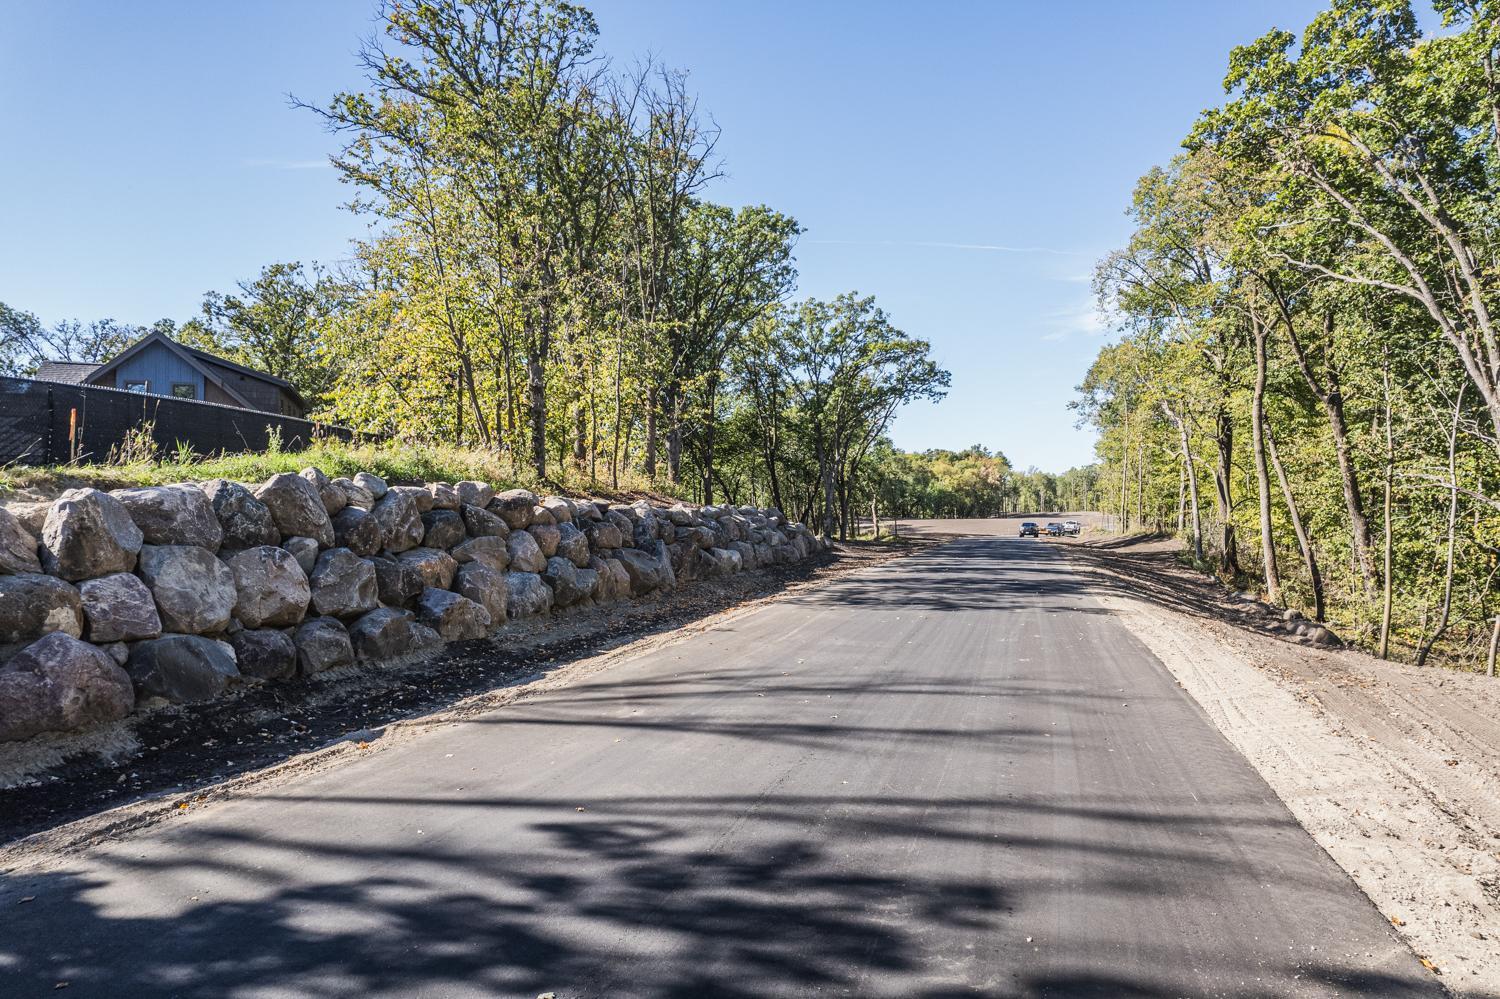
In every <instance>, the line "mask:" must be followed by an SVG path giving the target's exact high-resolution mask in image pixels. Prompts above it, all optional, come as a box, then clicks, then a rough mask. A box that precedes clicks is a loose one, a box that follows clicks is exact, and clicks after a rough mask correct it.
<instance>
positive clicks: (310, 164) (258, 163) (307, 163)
mask: <svg viewBox="0 0 1500 999" xmlns="http://www.w3.org/2000/svg"><path fill="white" fill-rule="evenodd" d="M245 165H246V166H252V167H261V168H263V169H266V170H327V169H328V168H329V167H331V166H333V164H332V163H329V162H328V161H327V160H326V159H323V160H265V159H256V160H246V161H245Z"/></svg>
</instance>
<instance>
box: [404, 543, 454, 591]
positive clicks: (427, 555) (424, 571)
mask: <svg viewBox="0 0 1500 999" xmlns="http://www.w3.org/2000/svg"><path fill="white" fill-rule="evenodd" d="M396 561H398V562H403V563H405V564H406V565H409V566H411V567H412V568H413V569H415V570H417V572H418V573H419V574H421V576H422V585H424V586H434V587H437V588H438V589H440V590H446V589H448V587H450V586H452V585H453V574H454V573H456V572H458V563H457V562H455V561H454V560H453V556H452V555H449V554H448V553H447V552H444V551H439V550H437V549H436V548H413V549H412V550H411V551H409V552H402V553H401V554H400V555H397V556H396Z"/></svg>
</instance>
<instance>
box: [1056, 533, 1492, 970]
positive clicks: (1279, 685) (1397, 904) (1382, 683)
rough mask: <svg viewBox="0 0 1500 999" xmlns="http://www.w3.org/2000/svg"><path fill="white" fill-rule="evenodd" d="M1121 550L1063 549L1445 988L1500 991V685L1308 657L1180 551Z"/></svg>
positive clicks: (1277, 623) (1359, 659) (1372, 662)
mask: <svg viewBox="0 0 1500 999" xmlns="http://www.w3.org/2000/svg"><path fill="white" fill-rule="evenodd" d="M1109 544H1110V543H1107V542H1106V543H1103V544H1101V543H1098V542H1094V543H1084V544H1069V545H1066V546H1063V547H1065V549H1066V551H1067V553H1068V556H1069V557H1070V559H1071V560H1072V562H1073V564H1074V566H1075V568H1077V569H1078V571H1079V572H1081V573H1082V574H1084V575H1085V576H1086V577H1087V578H1088V579H1089V580H1090V582H1091V584H1092V586H1093V589H1094V591H1095V593H1096V594H1097V596H1098V597H1099V599H1100V600H1101V601H1102V602H1103V603H1104V604H1105V605H1106V606H1108V607H1110V608H1111V609H1113V610H1114V611H1115V612H1116V613H1118V614H1119V615H1120V617H1121V619H1122V620H1123V621H1124V622H1125V623H1126V625H1127V626H1129V627H1130V629H1131V630H1132V632H1134V633H1135V635H1136V636H1137V637H1139V638H1140V639H1141V641H1142V642H1144V643H1145V644H1146V645H1147V647H1149V648H1150V649H1151V651H1152V652H1153V653H1154V654H1155V655H1156V656H1157V658H1158V659H1160V660H1161V661H1162V663H1163V664H1165V665H1166V667H1167V668H1168V669H1169V670H1171V671H1172V673H1173V675H1174V676H1175V677H1176V678H1177V681H1178V682H1179V683H1180V684H1181V685H1182V686H1183V687H1184V688H1185V689H1186V690H1187V691H1188V692H1189V693H1190V694H1192V696H1193V697H1194V698H1195V699H1196V700H1197V701H1198V703H1199V704H1200V705H1201V706H1202V707H1203V709H1204V710H1205V711H1206V712H1207V713H1208V715H1209V716H1210V717H1211V718H1212V719H1213V721H1214V722H1215V723H1216V724H1217V725H1218V727H1219V728H1220V729H1221V730H1222V731H1223V732H1224V734H1225V736H1226V737H1227V738H1228V739H1229V741H1230V742H1231V743H1233V744H1234V745H1235V747H1236V748H1238V749H1239V750H1240V751H1241V752H1242V753H1243V754H1244V755H1245V756H1246V758H1247V759H1249V760H1250V762H1251V763H1252V764H1254V765H1255V767H1256V768H1257V769H1258V770H1259V771H1260V773H1261V775H1262V776H1263V777H1264V778H1265V780H1266V782H1267V783H1268V784H1269V785H1270V786H1271V788H1272V789H1273V790H1274V791H1275V792H1276V794H1277V795H1278V796H1279V797H1280V798H1281V799H1282V800H1283V801H1284V802H1285V803H1286V804H1287V806H1288V808H1290V809H1291V811H1292V813H1293V814H1294V815H1296V817H1297V819H1298V820H1299V821H1300V822H1301V823H1302V825H1303V826H1304V827H1305V828H1306V829H1307V830H1308V832H1309V833H1311V834H1312V836H1313V838H1314V839H1316V840H1317V842H1318V843H1319V844H1320V845H1321V846H1322V847H1323V848H1324V849H1325V850H1327V851H1328V853H1329V854H1330V855H1331V856H1332V857H1333V859H1334V860H1335V861H1336V862H1337V863H1338V864H1339V865H1340V866H1341V867H1342V868H1343V869H1344V870H1345V871H1346V872H1347V873H1348V874H1349V876H1350V877H1351V878H1352V879H1353V880H1354V881H1355V882H1356V883H1357V884H1358V885H1359V887H1360V888H1361V889H1363V891H1364V892H1365V893H1366V894H1367V895H1368V896H1369V897H1370V899H1371V900H1372V901H1373V902H1374V903H1375V905H1376V906H1377V907H1378V908H1379V909H1380V911H1381V912H1382V913H1384V914H1385V915H1386V916H1387V917H1388V918H1389V919H1390V920H1391V922H1392V923H1394V924H1395V925H1396V926H1398V927H1400V929H1401V932H1402V933H1403V934H1405V936H1406V937H1407V939H1408V940H1409V941H1410V943H1411V945H1412V947H1413V949H1415V950H1416V952H1417V953H1418V954H1419V955H1420V956H1422V957H1423V958H1425V959H1426V960H1427V961H1429V962H1431V965H1432V966H1433V968H1434V970H1435V971H1436V972H1437V973H1438V974H1440V975H1441V976H1442V978H1443V980H1444V982H1445V983H1446V984H1447V985H1448V986H1449V987H1450V988H1451V989H1452V990H1453V991H1454V992H1455V993H1457V994H1459V995H1463V996H1473V997H1479V996H1493V995H1495V994H1496V993H1497V992H1500V681H1496V680H1493V679H1490V678H1487V677H1483V676H1479V675H1475V674H1469V673H1457V672H1454V671H1451V670H1445V669H1441V668H1435V667H1428V668H1425V669H1417V668H1415V667H1411V666H1405V665H1401V664H1394V663H1387V662H1382V661H1380V660H1379V659H1376V658H1374V657H1372V656H1369V655H1366V654H1364V653H1362V652H1358V651H1355V650H1352V649H1325V648H1315V647H1309V646H1308V645H1307V644H1306V640H1305V639H1299V638H1298V637H1296V636H1294V635H1292V634H1289V633H1288V631H1287V630H1286V628H1285V625H1284V624H1283V623H1282V621H1281V620H1280V617H1279V615H1276V614H1275V613H1274V612H1272V611H1271V610H1270V609H1269V608H1266V607H1264V606H1263V605H1261V604H1258V603H1255V602H1253V601H1246V600H1242V599H1238V598H1236V597H1235V596H1234V595H1233V594H1230V593H1228V592H1227V591H1225V590H1224V588H1223V587H1222V586H1221V585H1220V584H1219V583H1218V582H1217V581H1215V580H1213V579H1211V578H1209V577H1207V576H1204V575H1202V574H1201V573H1196V572H1194V571H1192V570H1190V569H1188V568H1187V567H1185V566H1183V565H1181V563H1180V562H1178V560H1177V557H1176V552H1175V545H1174V544H1172V543H1170V542H1161V541H1146V542H1143V543H1124V544H1117V545H1116V546H1113V547H1109V546H1107V545H1109Z"/></svg>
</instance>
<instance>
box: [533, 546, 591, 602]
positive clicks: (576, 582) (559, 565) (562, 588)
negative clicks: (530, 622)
mask: <svg viewBox="0 0 1500 999" xmlns="http://www.w3.org/2000/svg"><path fill="white" fill-rule="evenodd" d="M541 576H542V582H544V583H546V584H547V585H548V586H550V587H551V588H552V603H553V606H555V607H571V606H573V605H574V604H576V603H578V602H579V601H582V600H586V599H588V598H589V597H591V596H593V595H594V586H595V584H596V583H598V581H599V577H598V574H596V573H595V572H593V571H592V570H590V569H580V568H578V566H576V565H574V564H573V563H572V562H571V561H569V560H568V559H565V558H563V557H561V556H559V555H554V556H553V557H552V558H549V559H548V560H547V567H546V568H545V569H543V570H542V574H541ZM580 576H582V578H580Z"/></svg>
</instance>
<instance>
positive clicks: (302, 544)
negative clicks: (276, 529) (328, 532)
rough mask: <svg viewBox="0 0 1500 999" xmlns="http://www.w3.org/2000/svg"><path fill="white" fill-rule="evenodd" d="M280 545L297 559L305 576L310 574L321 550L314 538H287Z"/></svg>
mask: <svg viewBox="0 0 1500 999" xmlns="http://www.w3.org/2000/svg"><path fill="white" fill-rule="evenodd" d="M281 547H283V548H285V549H286V550H287V551H288V552H290V553H291V556H292V558H294V559H296V560H297V564H298V565H299V566H301V567H302V573H303V575H305V576H311V575H312V571H313V566H315V565H317V564H318V553H319V552H320V551H322V550H323V549H322V547H321V546H319V544H318V540H317V539H316V538H287V539H286V540H285V541H283V542H282V543H281Z"/></svg>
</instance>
